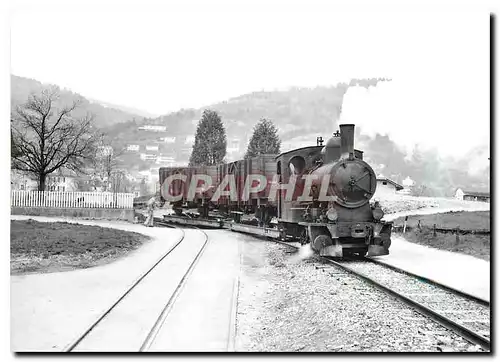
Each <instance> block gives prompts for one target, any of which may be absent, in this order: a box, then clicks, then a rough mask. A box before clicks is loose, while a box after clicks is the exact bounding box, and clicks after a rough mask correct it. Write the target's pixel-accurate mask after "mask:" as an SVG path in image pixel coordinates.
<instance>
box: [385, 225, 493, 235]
mask: <svg viewBox="0 0 500 362" xmlns="http://www.w3.org/2000/svg"><path fill="white" fill-rule="evenodd" d="M423 229H427V230H432V231H433V233H434V235H436V232H438V233H444V234H448V233H450V234H457V235H458V234H460V235H465V234H479V235H489V234H490V233H491V231H490V230H488V229H461V228H460V227H459V226H457V227H456V228H444V227H440V226H436V224H434V225H432V226H430V225H423V224H419V225H417V226H409V225H394V226H393V227H392V230H393V231H395V232H402V233H405V232H406V231H412V230H416V231H422V230H423Z"/></svg>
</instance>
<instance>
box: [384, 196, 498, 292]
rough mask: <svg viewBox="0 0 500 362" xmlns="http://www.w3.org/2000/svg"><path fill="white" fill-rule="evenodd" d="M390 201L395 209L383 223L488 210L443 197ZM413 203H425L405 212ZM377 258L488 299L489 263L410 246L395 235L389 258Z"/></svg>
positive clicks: (443, 251) (476, 203)
mask: <svg viewBox="0 0 500 362" xmlns="http://www.w3.org/2000/svg"><path fill="white" fill-rule="evenodd" d="M398 196H399V195H398ZM386 201H387V200H386ZM389 201H391V202H392V203H393V204H392V205H395V207H394V208H393V209H392V210H391V211H393V210H394V212H392V213H389V214H386V215H385V216H384V220H386V221H391V220H395V219H397V218H398V217H401V216H410V215H430V214H437V213H445V212H451V211H489V210H490V204H489V203H486V202H476V201H460V200H456V199H446V198H430V197H411V196H399V197H394V198H392V199H390V200H389ZM397 202H400V203H403V206H398V205H397ZM380 203H381V204H382V205H383V203H384V200H380ZM415 204H419V205H421V204H424V205H425V206H423V207H422V208H419V209H407V208H408V205H413V206H414V205H415ZM386 212H387V211H386ZM378 259H379V260H380V261H383V262H386V263H388V264H391V265H394V266H396V267H399V268H402V269H404V270H408V271H409V272H412V273H415V274H418V275H422V276H424V277H427V278H429V279H433V280H436V281H438V282H440V283H442V284H445V285H448V286H451V287H453V288H456V289H459V290H462V291H464V292H466V293H470V294H472V295H475V296H477V297H480V298H482V299H485V300H489V299H490V262H489V261H486V260H481V259H479V258H475V257H473V256H469V255H463V254H460V253H454V252H450V251H445V250H439V249H434V248H431V247H428V246H424V245H418V244H413V243H410V242H408V241H406V240H405V239H403V238H401V237H394V236H393V237H392V245H391V248H390V255H388V256H383V257H379V258H378Z"/></svg>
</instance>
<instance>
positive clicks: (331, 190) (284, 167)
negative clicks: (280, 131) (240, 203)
mask: <svg viewBox="0 0 500 362" xmlns="http://www.w3.org/2000/svg"><path fill="white" fill-rule="evenodd" d="M276 161H277V167H278V173H279V177H280V183H281V184H284V185H285V184H286V185H289V184H290V182H291V181H293V182H295V184H296V186H295V188H294V191H293V192H294V194H293V196H292V197H290V196H288V197H287V195H286V192H288V191H291V189H287V187H281V188H280V189H281V190H280V193H279V202H278V221H279V225H280V227H281V230H282V233H283V236H284V237H294V238H297V239H299V240H300V242H301V243H302V244H306V243H310V244H311V247H312V249H313V250H315V251H316V252H318V253H319V254H320V255H324V256H335V257H341V256H348V255H352V254H359V255H365V254H367V255H368V256H375V255H387V254H388V253H389V247H390V244H391V240H390V236H391V228H392V223H390V222H384V221H382V220H381V219H382V217H383V216H384V213H383V211H382V209H381V208H380V205H379V204H378V202H375V203H374V204H372V205H370V203H369V201H370V199H371V198H372V197H373V195H374V193H375V190H376V187H377V180H376V175H375V173H374V171H373V169H372V168H371V167H370V165H369V164H368V163H366V162H365V161H363V152H361V151H359V150H355V149H354V125H352V124H344V125H340V133H339V132H337V133H336V134H334V135H333V137H332V138H330V139H329V140H328V141H327V143H326V145H325V146H324V147H322V146H313V147H305V148H301V149H296V150H293V151H290V152H286V153H282V154H281V155H279V156H277V158H276ZM309 190H310V191H309Z"/></svg>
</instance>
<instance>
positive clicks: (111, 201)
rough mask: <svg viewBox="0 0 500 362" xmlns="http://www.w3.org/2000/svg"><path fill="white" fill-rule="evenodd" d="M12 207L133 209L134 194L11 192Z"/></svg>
mask: <svg viewBox="0 0 500 362" xmlns="http://www.w3.org/2000/svg"><path fill="white" fill-rule="evenodd" d="M10 205H11V206H12V207H54V208H63V207H68V208H100V209H102V208H112V209H132V208H133V207H134V194H131V193H127V194H125V193H116V194H114V193H112V192H56V191H11V193H10Z"/></svg>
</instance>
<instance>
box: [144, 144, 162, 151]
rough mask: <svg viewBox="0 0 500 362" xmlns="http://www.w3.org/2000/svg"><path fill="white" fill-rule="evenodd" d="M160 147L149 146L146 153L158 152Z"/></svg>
mask: <svg viewBox="0 0 500 362" xmlns="http://www.w3.org/2000/svg"><path fill="white" fill-rule="evenodd" d="M158 149H159V147H158V145H147V146H146V152H158Z"/></svg>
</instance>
